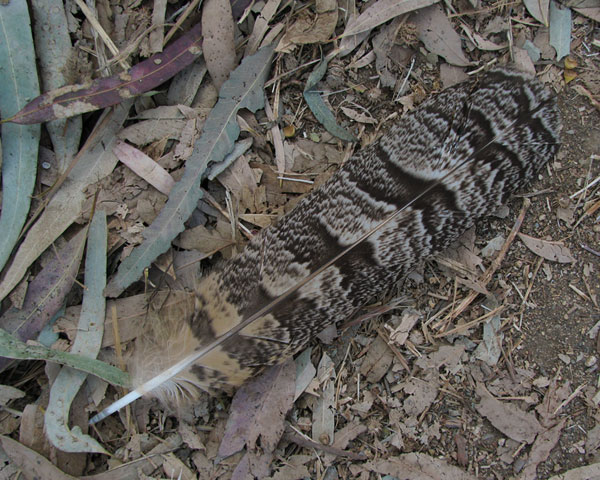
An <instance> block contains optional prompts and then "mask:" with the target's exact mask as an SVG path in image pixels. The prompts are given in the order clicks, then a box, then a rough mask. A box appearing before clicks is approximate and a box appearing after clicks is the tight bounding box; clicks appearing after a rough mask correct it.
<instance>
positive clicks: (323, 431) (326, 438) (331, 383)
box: [311, 353, 335, 445]
mask: <svg viewBox="0 0 600 480" xmlns="http://www.w3.org/2000/svg"><path fill="white" fill-rule="evenodd" d="M317 377H318V378H319V380H320V381H321V382H322V383H321V391H320V397H319V398H318V399H317V401H316V403H315V407H314V408H313V416H312V434H311V437H312V439H313V440H314V441H315V442H317V443H320V444H323V445H331V444H332V443H333V438H334V429H335V407H334V405H335V367H334V364H333V362H332V361H331V359H330V358H329V357H328V356H327V354H326V353H324V354H323V356H322V357H321V361H320V362H319V366H318V367H317Z"/></svg>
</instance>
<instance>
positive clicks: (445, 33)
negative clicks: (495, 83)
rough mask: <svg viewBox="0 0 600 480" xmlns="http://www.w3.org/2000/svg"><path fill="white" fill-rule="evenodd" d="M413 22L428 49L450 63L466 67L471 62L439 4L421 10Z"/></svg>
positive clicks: (420, 38)
mask: <svg viewBox="0 0 600 480" xmlns="http://www.w3.org/2000/svg"><path fill="white" fill-rule="evenodd" d="M412 22H413V23H415V24H416V26H417V29H418V30H419V40H421V41H422V42H423V43H424V44H425V47H426V48H427V50H429V51H430V52H432V53H435V54H436V55H439V56H441V57H444V58H445V59H446V61H447V62H448V63H451V64H452V65H457V66H459V67H466V66H467V65H470V64H471V62H470V61H469V60H468V59H467V57H465V54H464V53H463V51H462V44H461V39H460V37H459V36H458V33H456V32H455V31H454V28H453V27H452V24H451V23H450V21H449V20H448V17H447V16H446V14H445V13H444V10H443V9H442V7H440V6H439V5H432V6H431V7H427V8H423V9H422V10H419V11H418V12H417V13H416V14H415V16H414V18H413V19H412Z"/></svg>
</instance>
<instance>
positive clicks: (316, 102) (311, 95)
mask: <svg viewBox="0 0 600 480" xmlns="http://www.w3.org/2000/svg"><path fill="white" fill-rule="evenodd" d="M327 64H328V61H327V59H326V58H324V59H323V60H321V62H320V63H319V64H318V65H317V67H316V68H315V69H314V70H313V71H312V73H311V74H310V75H309V76H308V80H307V82H306V86H305V87H304V100H306V104H307V105H308V107H309V108H310V110H311V112H312V113H313V115H314V116H315V118H316V119H317V120H318V121H319V123H321V125H323V126H324V127H325V129H326V130H327V131H328V132H329V133H331V134H332V135H335V136H336V137H338V138H341V139H342V140H346V141H347V142H355V141H356V138H354V136H353V135H352V134H351V133H350V132H348V131H347V130H346V129H344V128H342V127H340V126H339V125H338V124H337V122H336V120H335V117H334V115H333V113H332V112H331V110H329V107H327V105H326V104H325V101H324V100H323V98H322V97H321V94H320V93H319V92H318V91H316V90H314V87H315V86H316V85H317V83H319V81H321V79H322V78H323V76H324V75H325V72H326V71H327Z"/></svg>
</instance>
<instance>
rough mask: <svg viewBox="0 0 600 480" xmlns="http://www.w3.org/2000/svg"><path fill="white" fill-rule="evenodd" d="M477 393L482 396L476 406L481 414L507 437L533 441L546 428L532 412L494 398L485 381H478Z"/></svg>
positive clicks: (519, 440) (518, 440)
mask: <svg viewBox="0 0 600 480" xmlns="http://www.w3.org/2000/svg"><path fill="white" fill-rule="evenodd" d="M477 395H479V396H480V397H481V400H480V402H479V403H477V404H476V405H475V408H476V409H477V411H478V412H479V414H480V415H482V416H484V417H485V418H487V419H488V420H489V421H490V422H491V424H492V425H493V426H494V427H496V428H497V429H498V430H500V431H501V432H502V433H503V434H504V435H506V436H507V437H510V438H512V439H513V440H516V441H517V442H527V443H532V442H533V441H534V440H535V437H536V435H538V434H539V433H540V432H542V431H543V430H544V429H543V427H542V426H541V425H540V423H539V422H538V421H537V419H536V418H535V415H534V414H532V413H527V412H524V411H523V410H521V409H520V408H518V407H517V406H516V405H513V404H511V403H507V402H501V401H500V400H497V399H496V398H494V397H493V396H492V395H491V394H490V393H489V392H488V391H487V389H486V388H485V385H484V384H483V383H480V382H477Z"/></svg>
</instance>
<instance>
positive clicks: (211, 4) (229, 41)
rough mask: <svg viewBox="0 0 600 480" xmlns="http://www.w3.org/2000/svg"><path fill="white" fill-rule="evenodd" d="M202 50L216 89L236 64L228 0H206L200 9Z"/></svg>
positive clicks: (219, 87)
mask: <svg viewBox="0 0 600 480" xmlns="http://www.w3.org/2000/svg"><path fill="white" fill-rule="evenodd" d="M202 36H203V41H202V51H203V53H204V59H205V60H206V67H207V68H208V73H210V77H211V78H212V80H213V83H214V84H215V87H216V88H217V90H220V89H221V85H223V83H225V80H227V79H228V78H229V74H230V73H231V72H232V71H233V70H234V69H235V67H236V65H237V61H236V57H235V38H234V25H233V16H232V14H231V5H230V2H229V0H207V1H206V2H204V8H203V9H202Z"/></svg>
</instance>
